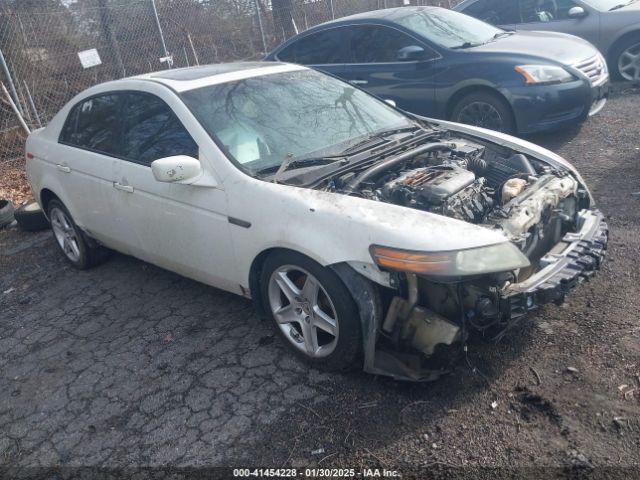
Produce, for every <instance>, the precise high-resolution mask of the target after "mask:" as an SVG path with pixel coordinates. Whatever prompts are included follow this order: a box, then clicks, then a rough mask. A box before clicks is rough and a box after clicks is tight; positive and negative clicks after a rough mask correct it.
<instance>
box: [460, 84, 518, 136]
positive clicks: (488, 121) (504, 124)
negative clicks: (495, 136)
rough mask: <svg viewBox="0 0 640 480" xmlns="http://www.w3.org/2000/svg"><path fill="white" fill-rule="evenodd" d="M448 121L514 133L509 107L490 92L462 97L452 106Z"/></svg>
mask: <svg viewBox="0 0 640 480" xmlns="http://www.w3.org/2000/svg"><path fill="white" fill-rule="evenodd" d="M476 117H477V118H476ZM450 120H451V121H453V122H458V123H466V124H468V125H475V126H477V127H483V128H488V129H490V130H497V131H499V132H504V133H515V131H516V122H515V120H514V118H513V112H512V111H511V107H510V106H509V104H508V103H507V102H506V101H505V100H504V99H503V98H502V97H500V96H499V95H498V94H495V93H491V92H485V91H483V92H474V93H470V94H468V95H465V96H464V97H462V98H461V99H460V100H458V101H457V102H456V104H455V105H454V106H453V109H452V110H451V116H450Z"/></svg>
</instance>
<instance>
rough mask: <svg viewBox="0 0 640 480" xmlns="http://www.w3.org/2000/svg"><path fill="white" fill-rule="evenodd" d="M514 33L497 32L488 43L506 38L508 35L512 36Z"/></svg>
mask: <svg viewBox="0 0 640 480" xmlns="http://www.w3.org/2000/svg"><path fill="white" fill-rule="evenodd" d="M514 33H515V32H509V31H506V32H498V33H496V34H495V35H494V36H493V37H491V40H489V41H490V42H491V41H494V40H498V39H499V38H502V37H508V36H509V35H513V34H514Z"/></svg>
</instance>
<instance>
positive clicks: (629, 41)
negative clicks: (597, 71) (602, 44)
mask: <svg viewBox="0 0 640 480" xmlns="http://www.w3.org/2000/svg"><path fill="white" fill-rule="evenodd" d="M639 44H640V33H635V34H632V35H630V36H628V37H626V38H624V39H622V40H621V41H619V42H617V43H616V44H615V45H614V46H613V48H612V49H611V51H610V52H609V59H608V61H609V72H610V74H611V77H612V78H613V79H614V80H629V79H625V78H624V77H623V76H622V73H621V72H620V70H619V68H618V61H619V60H620V56H621V55H622V54H623V53H624V51H625V50H626V49H627V48H629V47H632V46H634V45H639Z"/></svg>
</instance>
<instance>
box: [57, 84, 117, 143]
mask: <svg viewBox="0 0 640 480" xmlns="http://www.w3.org/2000/svg"><path fill="white" fill-rule="evenodd" d="M120 99H121V95H120V94H117V93H111V94H106V95H99V96H96V97H92V98H89V99H87V100H83V101H82V102H80V103H79V104H78V105H76V106H75V107H73V109H72V110H71V112H70V113H69V116H68V117H67V121H66V123H65V125H64V127H63V129H62V133H61V136H60V141H61V142H63V143H66V144H68V145H73V146H76V147H80V148H85V149H87V150H91V151H94V152H99V153H104V154H107V155H114V156H118V155H119V154H120V143H119V141H120V133H121V132H120V127H121V125H122V123H121V121H120V117H119V110H120Z"/></svg>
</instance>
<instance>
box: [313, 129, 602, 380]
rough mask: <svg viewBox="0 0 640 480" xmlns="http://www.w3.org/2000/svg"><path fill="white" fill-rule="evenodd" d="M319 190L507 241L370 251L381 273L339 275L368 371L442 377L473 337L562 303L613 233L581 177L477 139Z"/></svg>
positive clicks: (407, 154) (441, 141) (457, 139)
mask: <svg viewBox="0 0 640 480" xmlns="http://www.w3.org/2000/svg"><path fill="white" fill-rule="evenodd" d="M319 186H320V188H323V189H325V190H329V191H334V192H336V193H343V194H348V195H356V196H360V197H363V198H367V199H370V200H373V201H380V202H388V203H394V204H399V205H403V206H406V207H409V208H417V209H421V210H426V211H429V212H432V213H436V214H439V215H444V216H448V217H452V218H455V219H458V220H460V221H463V222H467V223H472V224H475V225H478V226H481V227H484V228H489V229H496V230H498V231H500V232H501V233H502V234H503V235H504V237H505V239H506V240H507V241H506V242H505V245H493V246H491V245H490V246H487V247H486V248H484V249H476V250H467V251H465V250H461V251H456V252H449V251H438V252H413V251H411V252H407V251H401V250H396V249H394V248H393V246H376V245H373V246H372V251H371V253H372V257H373V260H374V262H375V263H376V270H375V271H374V272H372V270H371V268H369V271H368V272H365V271H364V270H363V269H362V268H360V267H361V266H360V265H351V266H347V265H337V266H334V268H335V270H336V272H337V273H338V274H339V275H340V276H341V277H342V278H343V280H344V281H345V284H347V285H348V286H349V288H350V289H351V291H352V294H353V296H354V298H355V299H356V301H357V302H358V304H359V307H360V312H361V316H362V318H363V333H364V342H365V343H364V350H365V362H364V363H365V364H364V369H365V371H367V372H370V373H375V374H383V375H390V376H392V377H395V378H397V379H403V380H412V381H427V380H434V379H435V378H437V377H438V376H439V375H440V374H442V373H443V372H445V371H447V369H448V367H449V365H450V362H449V363H448V362H447V360H450V359H451V358H453V357H455V355H452V349H454V350H457V351H460V345H463V344H465V342H466V340H467V338H468V336H469V335H470V334H472V333H474V332H475V333H480V334H482V335H484V336H489V337H490V338H495V339H499V338H501V337H502V336H503V335H504V333H505V332H507V331H508V330H509V329H511V328H512V327H513V326H514V325H516V324H517V323H518V320H519V319H521V318H522V317H523V316H524V315H525V314H527V313H528V312H531V311H533V310H536V309H537V308H539V306H540V305H543V304H546V303H550V302H555V303H561V302H562V301H563V300H564V298H565V295H566V294H567V293H569V291H570V290H571V289H573V288H574V287H576V286H578V285H580V284H581V283H582V282H584V281H587V280H589V279H590V278H591V277H592V276H593V275H594V273H595V272H596V270H598V269H599V268H600V265H601V263H602V261H603V259H604V256H605V253H606V247H607V236H608V230H607V225H606V223H605V221H604V218H603V215H602V214H601V213H600V212H599V211H598V210H596V209H595V208H594V206H593V201H592V199H591V196H590V194H589V192H588V190H587V189H586V187H585V186H584V185H583V184H582V183H581V179H579V178H578V177H577V175H574V174H573V173H572V172H571V171H569V170H568V169H566V168H563V167H561V166H557V165H551V164H550V163H549V162H545V161H543V160H540V159H538V158H536V157H535V156H534V155H530V154H523V153H521V152H519V151H516V150H514V149H511V148H509V147H505V146H500V145H497V144H495V143H491V142H488V141H484V140H480V139H478V138H476V137H475V136H470V135H465V134H461V133H454V132H450V131H440V132H438V133H437V134H436V135H433V134H432V135H431V137H430V138H429V139H427V140H426V141H425V139H422V140H420V139H416V142H415V143H414V144H412V145H408V146H407V147H406V148H404V149H401V148H400V149H398V151H397V152H396V153H395V154H394V155H389V156H387V157H385V158H383V159H382V160H380V159H379V160H378V161H377V162H372V164H371V166H369V167H367V168H363V169H361V170H356V171H353V170H352V171H349V172H345V173H344V174H342V175H339V176H334V177H332V178H330V179H328V180H327V181H326V182H324V183H322V184H321V185H319ZM362 275H365V276H367V277H368V278H369V279H370V280H374V283H372V282H370V281H368V280H366V279H365V278H364V277H363V276H362Z"/></svg>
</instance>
